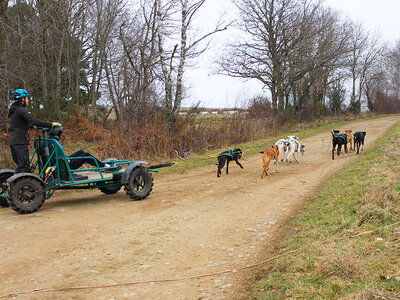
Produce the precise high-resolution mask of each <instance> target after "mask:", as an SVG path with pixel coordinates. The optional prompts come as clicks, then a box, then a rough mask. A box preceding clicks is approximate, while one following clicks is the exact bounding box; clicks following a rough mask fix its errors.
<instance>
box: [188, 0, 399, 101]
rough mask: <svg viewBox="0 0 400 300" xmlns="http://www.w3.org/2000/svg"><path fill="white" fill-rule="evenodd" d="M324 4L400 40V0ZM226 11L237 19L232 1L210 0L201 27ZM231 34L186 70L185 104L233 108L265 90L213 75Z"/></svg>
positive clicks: (327, 0)
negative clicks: (188, 87)
mask: <svg viewBox="0 0 400 300" xmlns="http://www.w3.org/2000/svg"><path fill="white" fill-rule="evenodd" d="M325 5H327V6H330V7H332V8H334V9H337V10H339V11H341V12H342V13H343V15H344V16H345V15H347V16H349V18H350V19H352V20H353V21H358V22H360V23H362V24H363V25H364V26H365V28H366V29H367V30H369V31H370V32H373V31H374V30H377V31H378V32H379V33H380V34H381V35H382V37H383V38H384V39H385V40H386V41H388V42H395V41H397V40H400V18H399V14H400V1H399V0H379V1H378V0H325ZM224 12H225V13H227V15H226V17H227V18H235V17H234V16H235V7H234V5H233V4H232V3H231V0H208V1H206V3H205V5H204V7H203V8H202V12H201V15H199V17H198V22H199V24H201V26H202V27H205V28H208V29H211V28H212V24H215V23H216V22H217V21H218V19H219V16H220V15H222V14H223V13H224ZM230 36H231V32H229V31H228V32H223V33H220V34H218V36H215V37H214V39H213V47H212V48H211V49H210V50H209V51H207V53H205V54H204V56H203V57H201V59H199V61H198V62H197V65H196V68H190V69H189V70H188V71H187V74H186V83H187V84H188V85H189V86H190V89H189V90H188V99H187V100H186V101H185V103H184V106H189V105H191V104H194V103H197V102H198V101H200V103H201V106H204V107H213V108H222V107H234V106H238V105H239V106H240V104H241V103H243V102H244V101H245V100H246V99H248V98H251V97H253V96H256V95H260V94H262V93H263V89H262V85H261V84H260V83H258V82H257V81H254V80H251V81H243V80H240V79H235V78H230V77H228V76H222V75H214V74H213V67H212V61H214V60H215V59H216V58H217V57H218V55H220V54H219V53H222V49H223V45H224V43H225V42H226V41H227V39H229V37H230Z"/></svg>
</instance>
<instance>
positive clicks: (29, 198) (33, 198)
mask: <svg viewBox="0 0 400 300" xmlns="http://www.w3.org/2000/svg"><path fill="white" fill-rule="evenodd" d="M43 189H44V184H43V182H41V181H40V179H38V178H35V177H30V176H26V177H21V178H18V179H16V180H14V181H13V182H11V184H10V187H9V189H8V204H9V205H10V206H11V208H12V209H13V210H15V211H16V212H19V213H20V214H30V213H33V212H35V211H37V210H38V209H39V208H41V207H42V205H43V203H44V200H45V199H46V192H45V191H42V192H38V191H40V190H43Z"/></svg>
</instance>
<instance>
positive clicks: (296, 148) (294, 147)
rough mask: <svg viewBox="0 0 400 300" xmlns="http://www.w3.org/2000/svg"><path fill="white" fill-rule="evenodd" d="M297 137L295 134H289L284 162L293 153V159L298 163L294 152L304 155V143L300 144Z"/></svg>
mask: <svg viewBox="0 0 400 300" xmlns="http://www.w3.org/2000/svg"><path fill="white" fill-rule="evenodd" d="M298 139H299V138H298V137H297V136H289V143H288V146H287V150H286V152H287V153H286V162H288V161H289V159H290V157H291V156H292V154H293V157H294V159H295V161H296V162H297V163H298V164H299V163H300V161H299V160H298V159H297V157H296V153H299V152H300V153H301V155H304V147H305V146H304V145H301V144H300V142H299V141H298Z"/></svg>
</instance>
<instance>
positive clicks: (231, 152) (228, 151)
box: [218, 150, 242, 158]
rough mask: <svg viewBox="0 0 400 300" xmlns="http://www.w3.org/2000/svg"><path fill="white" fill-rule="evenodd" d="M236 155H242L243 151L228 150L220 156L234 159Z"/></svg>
mask: <svg viewBox="0 0 400 300" xmlns="http://www.w3.org/2000/svg"><path fill="white" fill-rule="evenodd" d="M235 154H239V155H241V154H242V152H241V151H236V150H227V151H224V152H221V153H220V154H218V156H223V155H227V156H230V157H232V158H233V155H235Z"/></svg>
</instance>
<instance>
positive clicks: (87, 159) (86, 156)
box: [68, 150, 105, 169]
mask: <svg viewBox="0 0 400 300" xmlns="http://www.w3.org/2000/svg"><path fill="white" fill-rule="evenodd" d="M68 157H82V158H78V159H71V160H70V162H69V166H70V168H71V169H79V168H80V167H81V166H82V165H83V164H85V163H86V164H89V165H91V166H93V167H97V165H96V163H95V161H97V164H98V166H99V167H100V168H103V167H104V166H105V164H104V163H103V162H101V161H100V160H98V159H97V158H95V157H94V156H93V155H92V154H90V153H89V152H85V151H83V150H79V151H76V152H75V153H73V154H71V155H70V156H68Z"/></svg>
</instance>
